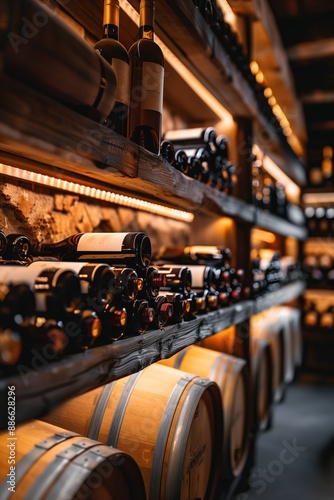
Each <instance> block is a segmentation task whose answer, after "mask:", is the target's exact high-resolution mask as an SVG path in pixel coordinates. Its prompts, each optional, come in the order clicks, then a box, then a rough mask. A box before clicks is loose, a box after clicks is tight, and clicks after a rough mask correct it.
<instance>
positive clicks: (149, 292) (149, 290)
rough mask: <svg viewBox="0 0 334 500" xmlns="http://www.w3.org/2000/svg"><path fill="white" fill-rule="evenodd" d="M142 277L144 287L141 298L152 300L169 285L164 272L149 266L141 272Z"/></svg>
mask: <svg viewBox="0 0 334 500" xmlns="http://www.w3.org/2000/svg"><path fill="white" fill-rule="evenodd" d="M140 277H141V278H142V279H143V283H144V286H143V288H142V290H141V292H140V294H139V298H143V299H147V300H148V299H150V298H152V297H153V298H154V297H157V296H158V294H159V290H160V288H161V287H164V286H166V285H167V278H166V274H165V273H164V272H162V273H161V272H160V271H159V270H158V268H156V267H154V266H149V267H147V268H145V269H144V270H142V271H140Z"/></svg>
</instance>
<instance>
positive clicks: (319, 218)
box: [315, 207, 329, 236]
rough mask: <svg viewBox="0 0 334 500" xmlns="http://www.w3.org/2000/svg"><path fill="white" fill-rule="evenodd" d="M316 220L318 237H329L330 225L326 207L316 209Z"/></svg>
mask: <svg viewBox="0 0 334 500" xmlns="http://www.w3.org/2000/svg"><path fill="white" fill-rule="evenodd" d="M315 220H316V235H317V236H327V234H328V229H329V225H328V220H327V218H326V210H325V208H324V207H317V208H316V209H315Z"/></svg>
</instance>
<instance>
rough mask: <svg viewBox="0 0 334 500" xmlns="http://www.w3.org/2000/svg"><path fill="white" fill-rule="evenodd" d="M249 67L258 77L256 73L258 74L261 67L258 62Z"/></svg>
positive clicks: (253, 62)
mask: <svg viewBox="0 0 334 500" xmlns="http://www.w3.org/2000/svg"><path fill="white" fill-rule="evenodd" d="M249 67H250V70H251V72H252V73H253V75H256V73H258V71H259V69H260V68H259V65H258V63H257V62H256V61H252V62H251V63H250V65H249Z"/></svg>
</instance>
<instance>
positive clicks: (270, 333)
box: [250, 315, 285, 403]
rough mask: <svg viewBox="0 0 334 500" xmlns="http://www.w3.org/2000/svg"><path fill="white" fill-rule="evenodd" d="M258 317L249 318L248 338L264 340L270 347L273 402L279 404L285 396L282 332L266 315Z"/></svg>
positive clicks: (277, 324) (276, 323)
mask: <svg viewBox="0 0 334 500" xmlns="http://www.w3.org/2000/svg"><path fill="white" fill-rule="evenodd" d="M259 316H260V317H257V316H253V317H252V318H251V321H250V338H258V339H261V340H265V341H266V342H268V343H269V345H270V353H271V364H272V384H273V385H272V393H273V401H274V402H275V403H279V402H281V401H282V400H283V397H284V394H285V381H284V336H283V330H282V329H281V328H280V325H279V323H278V322H275V323H274V322H272V321H269V317H268V315H259Z"/></svg>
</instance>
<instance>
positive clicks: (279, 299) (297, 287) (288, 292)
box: [255, 281, 306, 314]
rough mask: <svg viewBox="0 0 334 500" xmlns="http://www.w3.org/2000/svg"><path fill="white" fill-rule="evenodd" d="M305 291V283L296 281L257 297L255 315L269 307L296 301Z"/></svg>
mask: <svg viewBox="0 0 334 500" xmlns="http://www.w3.org/2000/svg"><path fill="white" fill-rule="evenodd" d="M305 289H306V282H305V281H297V282H295V283H290V284H289V285H285V286H284V287H282V288H280V289H279V290H277V291H275V292H270V293H266V294H265V295H263V296H262V297H258V298H257V299H256V301H255V314H258V313H260V312H262V311H264V310H266V309H270V307H273V306H278V305H282V304H286V303H288V302H291V301H292V300H294V299H296V298H297V297H299V296H300V295H302V293H303V292H304V290H305Z"/></svg>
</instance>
